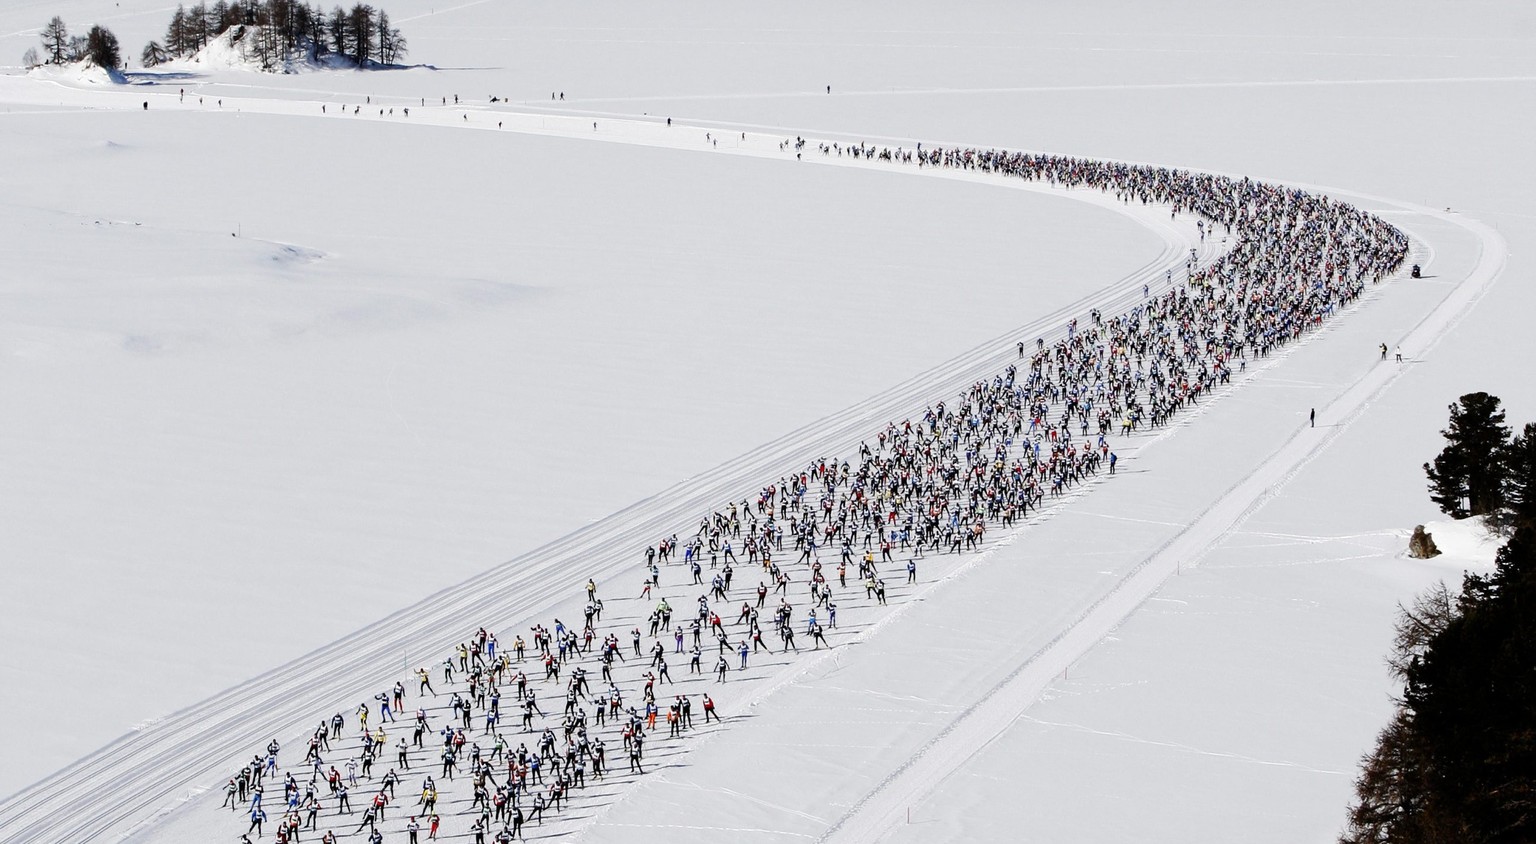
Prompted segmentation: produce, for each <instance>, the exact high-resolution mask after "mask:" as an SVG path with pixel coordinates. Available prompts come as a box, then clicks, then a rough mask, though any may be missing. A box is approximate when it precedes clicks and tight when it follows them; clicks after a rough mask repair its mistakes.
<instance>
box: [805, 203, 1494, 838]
mask: <svg viewBox="0 0 1536 844" xmlns="http://www.w3.org/2000/svg"><path fill="white" fill-rule="evenodd" d="M1369 198H1371V199H1377V198H1375V197H1369ZM1378 201H1382V202H1387V200H1379V199H1378ZM1393 204H1398V205H1401V206H1402V207H1403V208H1405V209H1410V210H1413V211H1415V212H1417V213H1421V214H1425V215H1428V216H1432V217H1437V218H1440V219H1442V220H1446V221H1449V222H1452V223H1454V224H1456V225H1459V226H1461V227H1462V228H1464V229H1466V230H1468V231H1469V232H1471V233H1472V234H1473V235H1474V236H1475V237H1476V238H1477V239H1478V242H1479V245H1480V253H1479V255H1478V261H1477V264H1476V266H1475V267H1474V268H1473V269H1472V271H1471V272H1470V273H1468V274H1467V276H1466V277H1465V278H1464V279H1462V280H1461V281H1460V282H1458V283H1457V285H1456V286H1455V287H1454V288H1453V289H1452V290H1451V291H1450V292H1449V293H1448V294H1447V296H1446V297H1445V298H1444V299H1442V300H1441V301H1440V303H1439V304H1438V305H1436V306H1435V308H1434V309H1433V310H1432V311H1431V312H1430V313H1429V314H1428V315H1427V316H1425V317H1424V318H1423V319H1422V320H1420V321H1419V322H1418V323H1417V324H1416V325H1415V326H1414V327H1413V328H1412V329H1410V330H1409V332H1408V333H1407V334H1406V335H1405V336H1404V337H1403V338H1402V341H1401V342H1402V343H1403V344H1405V345H1407V346H1408V347H1409V348H1411V349H1417V350H1419V351H1420V352H1422V351H1425V350H1428V349H1430V348H1432V347H1433V346H1434V345H1435V344H1436V343H1437V342H1438V341H1439V339H1440V338H1441V337H1442V336H1444V334H1445V333H1446V332H1447V331H1449V330H1450V329H1451V327H1453V326H1454V325H1455V324H1456V323H1457V322H1459V321H1460V319H1461V318H1462V317H1463V316H1464V315H1465V314H1466V313H1467V311H1468V310H1470V309H1471V307H1472V306H1473V305H1474V304H1475V303H1476V302H1477V300H1478V299H1480V298H1481V297H1482V296H1483V295H1484V294H1485V293H1486V292H1487V290H1488V287H1489V286H1490V285H1491V284H1492V283H1493V281H1494V280H1495V279H1497V278H1498V275H1499V272H1500V271H1501V270H1502V269H1503V266H1504V263H1505V260H1506V258H1507V255H1508V252H1507V247H1506V246H1505V243H1504V240H1503V238H1502V237H1500V236H1499V234H1498V233H1497V232H1496V231H1494V230H1493V229H1491V228H1489V227H1488V226H1486V225H1483V224H1482V223H1480V222H1477V221H1475V220H1468V219H1465V218H1461V217H1458V216H1455V215H1452V214H1449V213H1445V212H1440V211H1436V210H1433V209H1430V208H1425V207H1422V206H1410V205H1405V204H1401V203H1393ZM1316 336H1317V335H1315V334H1314V335H1312V337H1316ZM1308 339H1311V338H1308ZM1405 371H1406V370H1405V368H1404V367H1402V366H1398V365H1390V364H1386V363H1383V364H1382V365H1378V366H1375V367H1372V368H1371V369H1370V370H1368V371H1367V372H1366V373H1365V374H1364V375H1362V376H1361V377H1360V378H1359V379H1357V380H1356V381H1355V382H1354V383H1353V384H1351V385H1349V387H1348V388H1347V389H1345V391H1344V392H1343V393H1342V394H1340V395H1339V397H1338V398H1336V399H1335V400H1334V401H1333V402H1332V403H1331V404H1329V405H1328V406H1327V407H1325V408H1323V411H1322V413H1321V414H1320V416H1322V417H1323V418H1324V419H1325V420H1328V423H1329V424H1325V425H1324V426H1322V427H1318V428H1302V429H1300V430H1299V431H1297V433H1295V434H1293V435H1292V436H1291V437H1290V439H1288V440H1286V441H1285V443H1283V444H1282V445H1281V446H1280V447H1279V448H1278V449H1276V450H1275V451H1274V452H1272V453H1271V454H1270V455H1269V456H1268V457H1266V458H1265V459H1264V460H1263V461H1262V462H1261V463H1260V464H1259V465H1258V466H1257V467H1256V468H1255V470H1254V471H1253V472H1251V473H1250V474H1249V475H1247V476H1246V477H1245V478H1243V479H1242V480H1241V481H1239V482H1237V483H1236V484H1234V485H1233V486H1232V487H1231V488H1230V489H1228V490H1226V491H1225V492H1223V493H1222V495H1221V496H1219V497H1218V498H1217V499H1216V501H1215V502H1214V503H1213V504H1211V506H1209V507H1207V508H1206V509H1205V510H1204V511H1202V512H1201V513H1200V515H1199V516H1198V517H1197V518H1196V519H1195V520H1194V521H1193V522H1191V523H1190V524H1189V525H1188V526H1187V527H1186V528H1184V529H1183V530H1181V531H1179V532H1178V533H1177V534H1176V535H1175V536H1173V537H1172V538H1171V539H1169V540H1168V541H1167V542H1166V543H1164V544H1163V545H1162V546H1161V547H1159V548H1158V549H1156V550H1155V551H1154V552H1153V553H1151V554H1150V555H1148V556H1147V557H1146V558H1144V559H1143V560H1141V561H1140V562H1139V563H1137V564H1136V566H1135V567H1134V568H1132V569H1131V570H1130V571H1129V572H1128V573H1126V574H1125V575H1124V576H1123V577H1122V578H1120V579H1119V580H1118V581H1117V582H1116V583H1115V584H1114V585H1113V586H1112V587H1110V588H1109V590H1108V591H1106V592H1105V593H1103V594H1102V595H1100V597H1099V598H1097V599H1096V600H1095V601H1094V602H1093V603H1092V604H1091V605H1089V606H1088V607H1087V608H1086V609H1084V610H1083V612H1082V613H1081V614H1080V615H1078V617H1077V618H1076V619H1075V620H1074V621H1073V622H1072V623H1071V624H1069V625H1068V626H1067V627H1066V628H1065V629H1063V630H1061V631H1060V632H1059V633H1057V635H1056V636H1055V637H1053V638H1052V639H1051V640H1050V641H1048V642H1046V643H1045V644H1044V645H1043V646H1041V647H1040V648H1039V649H1038V650H1036V651H1035V652H1034V653H1033V654H1031V655H1030V656H1029V657H1027V658H1026V659H1025V660H1024V661H1023V662H1022V663H1020V664H1019V665H1018V666H1016V667H1015V668H1014V669H1013V671H1011V672H1010V673H1009V674H1008V676H1006V677H1005V678H1003V679H1002V680H1001V681H999V682H998V683H997V684H996V685H994V686H993V687H992V688H991V689H989V690H988V691H987V692H985V693H984V694H983V695H982V696H981V698H980V699H978V700H977V701H975V702H974V703H973V704H971V705H970V706H969V707H967V708H966V709H964V710H963V711H961V712H960V713H958V714H957V715H956V716H955V717H954V718H953V719H952V720H951V721H950V722H949V724H948V725H947V726H945V727H944V729H943V730H941V731H940V732H939V733H938V734H937V735H936V736H934V737H933V739H931V740H930V741H929V742H927V743H926V744H925V745H924V746H923V747H922V748H921V749H920V750H919V752H918V753H917V754H916V755H914V756H913V757H911V758H910V759H908V760H907V761H906V762H905V763H903V764H902V765H901V766H899V767H898V768H897V769H896V770H894V771H892V772H891V773H890V774H889V775H888V776H886V777H885V778H884V779H883V780H882V781H880V782H879V783H878V784H877V785H876V786H875V787H874V788H873V789H871V790H870V791H869V792H867V793H866V794H865V795H864V796H863V797H861V798H860V799H859V800H858V801H856V802H855V803H854V805H853V806H852V807H850V808H849V809H848V811H847V812H845V813H844V814H843V815H842V816H841V817H840V818H838V819H837V820H836V821H835V822H834V823H833V824H832V825H831V827H830V828H829V829H828V830H827V832H826V833H825V834H824V835H823V836H822V837H821V839H820V840H821V841H823V842H829V844H845V842H865V841H877V840H880V838H881V837H882V836H883V835H884V834H885V833H886V832H887V831H888V830H890V829H891V828H892V827H894V826H896V825H897V824H899V823H901V821H902V818H903V816H904V812H905V811H906V810H907V807H909V806H911V805H912V803H914V802H916V801H917V800H919V799H921V798H922V797H923V795H925V794H928V793H930V792H931V791H933V790H935V789H936V788H938V786H939V784H940V783H941V782H942V781H943V780H944V779H945V778H946V777H948V776H949V775H951V774H953V773H954V772H955V771H957V770H958V769H959V768H960V767H961V766H963V765H964V764H965V762H966V761H967V760H969V759H970V758H971V757H973V756H975V755H976V754H977V753H978V752H980V751H981V750H982V749H984V748H985V747H986V746H987V745H989V744H990V743H991V742H992V741H993V740H994V739H996V738H997V737H998V736H1000V735H1001V734H1002V733H1003V732H1004V731H1005V730H1006V729H1007V728H1008V726H1009V725H1010V724H1011V723H1012V722H1013V721H1014V719H1016V718H1017V717H1018V716H1019V715H1021V714H1022V713H1023V712H1024V711H1025V710H1026V709H1027V708H1028V707H1029V705H1030V704H1032V703H1034V702H1035V700H1037V699H1038V698H1039V696H1040V695H1041V693H1043V692H1044V691H1045V690H1046V688H1047V687H1048V686H1049V684H1050V683H1051V682H1052V681H1053V680H1054V679H1055V678H1056V677H1057V676H1059V675H1060V674H1061V673H1062V672H1063V671H1065V670H1066V669H1068V668H1069V667H1070V666H1071V665H1072V663H1073V662H1075V661H1076V660H1077V659H1079V658H1080V657H1081V656H1083V655H1084V654H1086V653H1087V652H1088V651H1089V649H1091V648H1092V647H1093V646H1094V645H1095V644H1097V643H1098V642H1099V641H1100V640H1102V639H1103V638H1104V637H1105V636H1108V635H1110V633H1111V632H1112V631H1113V630H1114V628H1115V627H1116V626H1118V625H1119V624H1120V623H1121V622H1122V621H1124V620H1125V619H1126V618H1127V617H1128V616H1130V615H1131V613H1133V612H1135V610H1136V609H1137V608H1138V607H1139V606H1141V604H1142V603H1144V602H1145V601H1146V600H1147V599H1148V598H1150V597H1152V595H1154V594H1155V593H1156V592H1157V590H1158V588H1159V587H1160V586H1161V584H1162V583H1163V582H1164V581H1166V580H1167V579H1168V578H1169V577H1171V576H1173V575H1174V574H1175V573H1176V572H1177V571H1178V569H1179V567H1180V566H1185V567H1189V566H1193V565H1194V564H1196V563H1197V562H1198V561H1199V559H1200V558H1201V557H1203V556H1204V555H1205V554H1206V553H1207V552H1208V551H1209V550H1210V549H1211V548H1213V547H1214V546H1215V545H1216V544H1217V543H1218V542H1219V541H1220V540H1221V539H1222V538H1223V537H1224V536H1226V535H1227V534H1228V533H1230V532H1231V531H1232V530H1234V529H1236V528H1237V527H1239V526H1240V525H1241V524H1242V523H1243V522H1244V521H1246V520H1247V519H1248V517H1249V516H1251V515H1252V514H1253V513H1254V512H1255V511H1257V510H1258V509H1259V508H1260V507H1262V506H1263V505H1264V504H1265V503H1266V502H1267V501H1269V500H1270V499H1271V498H1273V497H1274V496H1275V495H1276V494H1278V492H1279V490H1280V489H1281V488H1282V487H1283V486H1284V485H1285V484H1286V483H1287V482H1288V481H1290V480H1291V478H1293V477H1295V475H1296V474H1297V473H1298V472H1300V471H1301V469H1302V468H1304V467H1305V466H1306V464H1308V463H1310V462H1311V461H1312V460H1313V459H1314V458H1316V457H1317V456H1318V455H1319V454H1321V453H1322V452H1323V451H1324V450H1325V449H1326V448H1327V447H1328V446H1329V445H1330V444H1331V443H1332V442H1333V441H1334V440H1335V439H1337V438H1338V437H1339V435H1340V434H1342V433H1343V432H1344V430H1345V429H1346V428H1348V427H1349V425H1350V424H1351V423H1353V422H1354V421H1355V420H1356V419H1357V418H1359V416H1360V415H1361V414H1362V413H1364V411H1365V410H1366V409H1367V408H1368V407H1369V406H1370V405H1371V403H1372V402H1374V401H1375V399H1376V398H1377V397H1378V396H1380V395H1381V394H1382V393H1383V392H1384V391H1385V390H1386V389H1387V388H1389V387H1390V386H1391V385H1392V384H1393V383H1394V382H1396V381H1397V379H1398V378H1400V377H1401V376H1402V374H1403V373H1404V372H1405Z"/></svg>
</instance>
